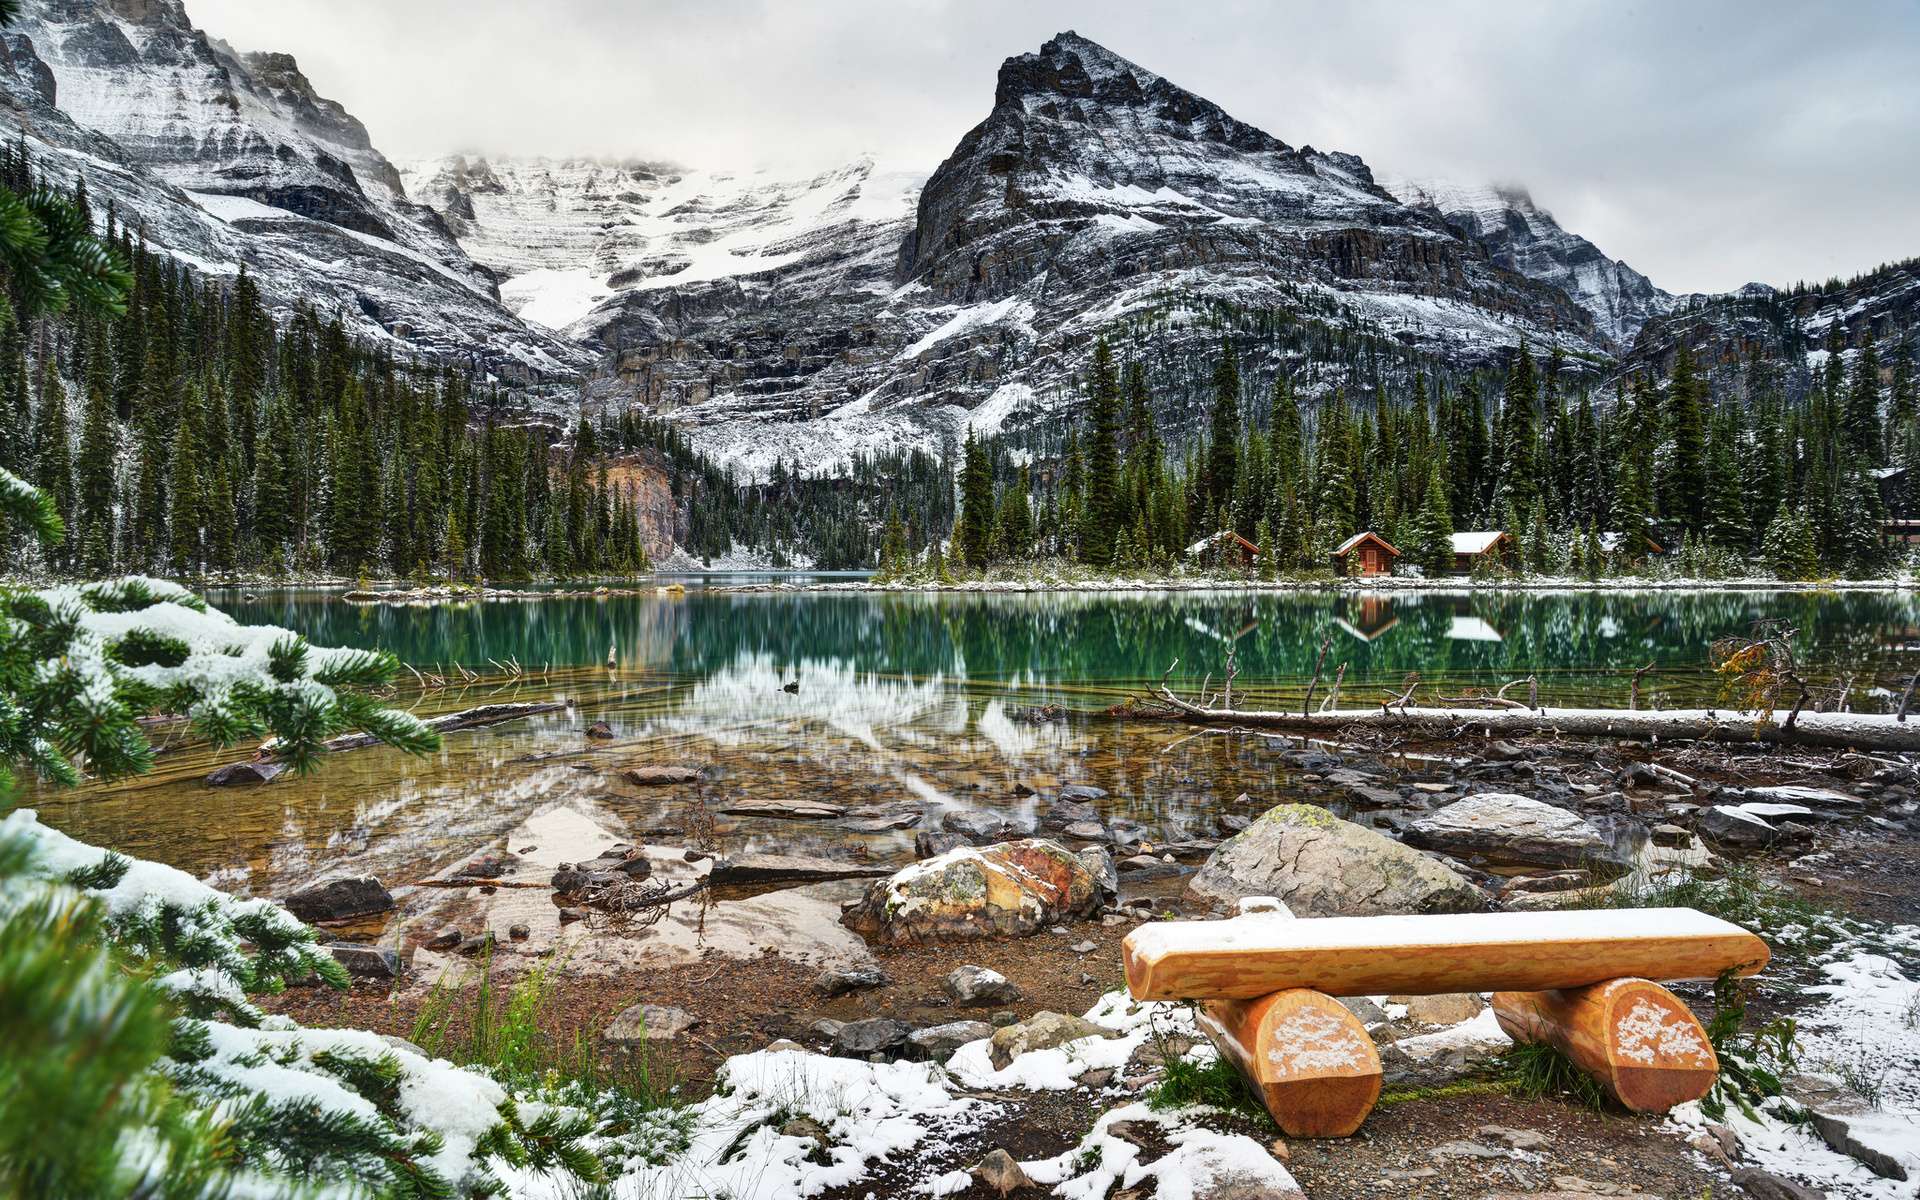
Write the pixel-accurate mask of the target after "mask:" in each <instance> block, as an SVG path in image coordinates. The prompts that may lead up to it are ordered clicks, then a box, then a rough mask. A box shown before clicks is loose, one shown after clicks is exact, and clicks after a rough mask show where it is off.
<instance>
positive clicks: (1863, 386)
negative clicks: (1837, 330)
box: [1841, 334, 1887, 467]
mask: <svg viewBox="0 0 1920 1200" xmlns="http://www.w3.org/2000/svg"><path fill="white" fill-rule="evenodd" d="M1841 419H1842V423H1843V428H1844V429H1845V432H1846V439H1845V441H1846V447H1847V450H1848V451H1849V452H1850V453H1851V454H1852V456H1853V458H1854V461H1856V462H1859V463H1862V464H1864V465H1866V466H1870V467H1875V466H1879V465H1880V464H1881V463H1883V462H1885V461H1886V454H1887V445H1886V434H1885V432H1884V431H1883V430H1882V429H1881V427H1880V357H1879V355H1878V354H1877V353H1876V352H1875V350H1874V346H1873V335H1872V334H1868V335H1867V336H1866V337H1865V338H1864V339H1862V340H1861V342H1860V354H1859V356H1858V357H1857V358H1856V359H1855V360H1854V364H1853V381H1852V383H1851V384H1849V385H1848V387H1847V407H1846V412H1845V414H1844V416H1843V417H1842V418H1841Z"/></svg>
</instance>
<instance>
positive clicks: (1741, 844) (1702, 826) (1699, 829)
mask: <svg viewBox="0 0 1920 1200" xmlns="http://www.w3.org/2000/svg"><path fill="white" fill-rule="evenodd" d="M1693 831H1694V832H1695V833H1697V834H1699V835H1700V836H1701V837H1703V838H1705V839H1706V840H1707V841H1708V842H1710V843H1712V844H1713V845H1716V846H1724V847H1726V848H1728V849H1732V850H1760V849H1764V848H1765V847H1768V846H1772V845H1774V844H1775V843H1777V842H1783V841H1805V840H1807V838H1808V836H1809V834H1808V833H1807V832H1806V831H1805V830H1795V829H1781V828H1777V827H1776V826H1774V825H1773V824H1771V823H1770V822H1768V821H1767V820H1766V818H1764V817H1762V816H1761V815H1760V814H1759V813H1756V812H1750V811H1748V808H1747V807H1746V806H1744V805H1732V804H1716V805H1713V806H1712V807H1710V808H1704V809H1701V810H1700V813H1699V815H1698V816H1697V817H1696V818H1695V819H1694V824H1693Z"/></svg>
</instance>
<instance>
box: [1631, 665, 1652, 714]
mask: <svg viewBox="0 0 1920 1200" xmlns="http://www.w3.org/2000/svg"><path fill="white" fill-rule="evenodd" d="M1651 670H1653V664H1652V663H1648V664H1647V665H1646V666H1644V667H1641V668H1639V669H1638V670H1636V671H1634V673H1633V690H1632V691H1630V692H1628V693H1627V711H1628V712H1633V711H1635V710H1637V709H1638V708H1639V707H1640V677H1641V676H1642V675H1645V674H1646V673H1647V672H1648V671H1651Z"/></svg>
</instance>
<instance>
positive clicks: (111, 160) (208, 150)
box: [0, 0, 586, 379]
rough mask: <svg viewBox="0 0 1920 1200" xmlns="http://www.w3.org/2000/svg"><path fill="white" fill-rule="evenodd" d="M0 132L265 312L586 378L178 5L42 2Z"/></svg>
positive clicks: (392, 178)
mask: <svg viewBox="0 0 1920 1200" xmlns="http://www.w3.org/2000/svg"><path fill="white" fill-rule="evenodd" d="M5 42H6V51H7V55H6V60H5V61H4V62H0V125H6V126H11V128H8V129H7V135H8V136H10V137H11V136H17V135H18V134H24V135H25V136H26V138H27V144H28V149H29V153H30V154H31V155H32V156H33V157H34V158H35V160H36V162H37V164H38V166H39V167H40V168H41V169H42V170H44V171H45V172H47V173H48V174H49V175H51V176H52V177H54V178H56V179H60V180H62V181H65V182H67V183H72V182H73V181H74V180H75V179H76V178H78V177H79V176H80V175H81V174H84V175H85V176H86V178H87V183H88V187H89V189H90V190H91V191H92V192H93V193H94V194H95V195H96V196H97V197H100V198H102V199H111V200H112V201H113V202H114V207H115V209H116V210H117V212H118V214H119V216H120V217H121V218H122V219H123V220H128V221H130V222H131V223H133V224H135V225H139V226H142V227H143V228H144V231H145V233H146V235H147V237H148V240H149V241H150V242H151V243H153V244H154V245H156V246H158V247H159V248H161V249H163V250H166V251H168V252H170V253H172V254H174V255H175V256H176V257H178V258H180V259H181V260H182V261H184V262H186V263H187V264H188V265H190V266H192V267H194V269H195V270H197V271H200V272H203V273H206V274H208V275H211V276H213V277H215V278H229V279H230V278H231V277H232V276H233V275H235V274H237V273H238V271H239V268H240V265H241V264H242V263H245V264H247V265H248V267H249V270H250V271H251V273H252V274H254V275H255V276H256V277H257V278H259V280H260V282H261V284H262V290H263V293H264V294H265V296H266V297H267V299H268V300H269V302H270V303H273V304H276V305H277V306H281V307H285V306H288V305H291V304H294V303H297V302H300V301H308V302H312V303H314V304H315V305H316V307H318V308H320V309H321V310H322V311H323V312H325V311H329V310H338V311H341V312H342V313H343V315H344V316H345V317H346V319H347V320H348V322H349V323H350V325H352V326H354V327H355V328H356V329H357V330H358V331H359V332H361V333H363V334H365V335H366V336H369V337H373V338H375V339H384V338H391V339H394V340H396V341H398V342H401V343H405V344H406V345H407V346H408V347H411V348H412V349H414V350H416V351H421V352H426V353H431V354H435V355H438V356H441V357H445V358H453V359H465V360H468V361H471V362H474V363H475V364H477V365H483V366H485V367H486V368H487V369H489V370H492V371H494V372H495V373H496V374H500V375H503V376H511V377H517V378H521V379H538V378H551V377H565V376H571V375H572V374H574V373H575V372H576V371H577V370H578V369H579V368H580V367H581V366H583V365H584V364H585V362H586V359H585V356H584V355H582V354H581V352H580V351H579V350H578V349H577V348H576V347H574V346H572V345H571V344H569V343H567V342H565V341H564V340H562V339H559V338H555V337H553V336H551V335H550V334H548V333H546V332H545V331H541V330H536V329H529V328H528V327H527V326H526V325H524V324H523V323H521V322H520V321H518V320H517V319H516V318H514V317H513V315H512V314H511V313H509V312H508V311H507V310H506V309H505V308H504V307H502V306H501V304H500V303H499V296H498V290H497V288H496V285H495V283H494V280H493V277H492V275H491V274H490V273H489V272H488V271H486V270H485V269H484V268H481V267H479V266H477V265H476V264H475V263H474V262H473V261H472V260H471V259H469V258H468V257H467V255H466V253H465V252H464V251H463V250H461V248H460V247H459V245H458V244H457V243H456V242H455V241H454V238H453V236H452V233H451V231H450V230H449V229H448V228H447V226H446V224H445V223H444V222H443V221H442V220H441V218H440V216H439V215H438V214H437V213H435V212H434V211H433V210H432V209H431V208H429V207H427V206H425V205H420V204H414V203H412V202H411V201H409V200H408V199H407V196H406V193H405V191H404V189H403V187H402V184H401V179H400V175H399V172H398V171H397V170H396V169H395V168H394V166H393V164H392V163H390V162H388V161H387V159H386V158H385V156H383V155H382V154H381V153H380V152H379V151H378V150H377V149H375V148H374V146H373V143H372V141H371V139H370V138H369V137H368V134H367V130H366V128H365V126H363V125H362V124H361V123H360V122H359V121H358V120H356V119H355V118H354V117H353V115H352V114H350V113H348V112H347V111H346V110H345V109H344V108H342V107H341V106H340V105H339V104H337V103H335V102H334V101H332V100H328V99H326V98H325V97H322V96H320V95H319V94H318V93H316V92H315V90H314V88H313V85H312V84H311V83H310V82H309V81H308V80H307V78H306V77H305V76H304V75H302V74H301V73H300V70H299V67H298V66H297V65H296V64H295V62H294V60H293V59H292V58H291V57H289V56H287V55H284V54H247V55H241V54H238V53H236V52H235V51H234V50H233V49H232V48H231V47H229V46H227V45H226V44H225V43H223V42H220V41H217V40H215V39H212V38H209V37H208V36H207V35H206V34H204V33H202V32H200V31H199V30H196V29H194V28H193V26H192V23H191V22H190V21H189V19H188V17H187V13H186V11H185V9H184V7H183V6H182V5H181V3H179V0H39V2H38V3H30V4H28V6H27V8H26V11H25V13H24V14H23V16H22V19H21V20H20V21H19V22H18V23H17V24H16V25H14V26H13V27H12V28H11V29H9V30H8V32H7V35H6V39H5Z"/></svg>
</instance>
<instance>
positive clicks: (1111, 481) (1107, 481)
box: [1080, 338, 1123, 567]
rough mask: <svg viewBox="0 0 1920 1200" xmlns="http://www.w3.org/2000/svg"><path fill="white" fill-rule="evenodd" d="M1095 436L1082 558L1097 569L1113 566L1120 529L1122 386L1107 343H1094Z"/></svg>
mask: <svg viewBox="0 0 1920 1200" xmlns="http://www.w3.org/2000/svg"><path fill="white" fill-rule="evenodd" d="M1086 386H1087V400H1088V410H1089V416H1090V418H1091V426H1092V428H1091V431H1090V434H1089V437H1088V439H1087V465H1086V470H1087V507H1086V516H1085V518H1084V520H1083V522H1082V529H1083V531H1084V532H1083V534H1082V537H1081V542H1080V555H1081V557H1082V558H1083V559H1085V560H1086V561H1087V562H1089V563H1091V564H1093V565H1094V566H1096V567H1104V566H1109V565H1111V564H1112V562H1113V556H1114V549H1115V541H1116V539H1117V538H1118V537H1119V535H1120V531H1121V529H1122V528H1123V526H1122V525H1121V523H1120V512H1119V507H1120V503H1119V496H1120V446H1119V435H1120V380H1119V377H1118V375H1116V374H1115V370H1114V365H1113V351H1112V350H1110V349H1109V348H1108V346H1107V339H1105V338H1101V339H1100V340H1099V341H1098V342H1096V343H1094V347H1093V364H1092V366H1091V367H1090V368H1089V369H1088V373H1087V380H1086Z"/></svg>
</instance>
